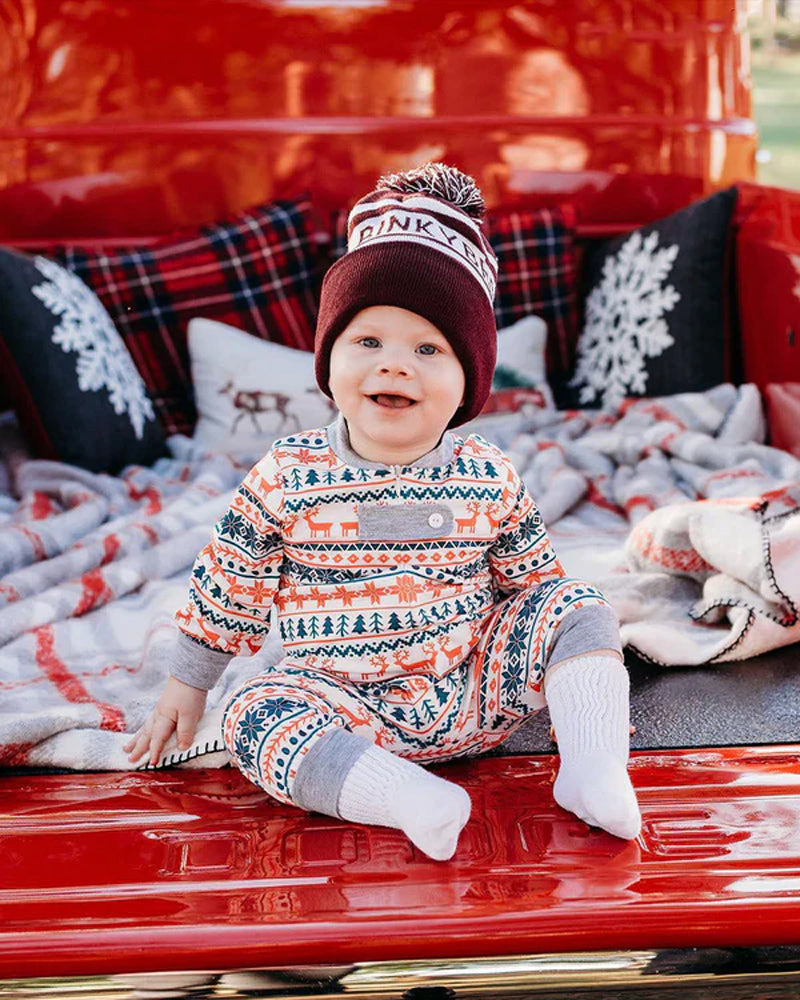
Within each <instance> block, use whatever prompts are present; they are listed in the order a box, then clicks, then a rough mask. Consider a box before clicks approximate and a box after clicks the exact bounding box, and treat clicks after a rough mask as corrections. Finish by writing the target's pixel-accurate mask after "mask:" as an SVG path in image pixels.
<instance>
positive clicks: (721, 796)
mask: <svg viewBox="0 0 800 1000" xmlns="http://www.w3.org/2000/svg"><path fill="white" fill-rule="evenodd" d="M799 752H800V747H797V746H789V747H787V746H782V747H761V748H756V749H754V748H740V749H717V750H711V749H710V750H692V751H688V750H687V751H675V750H670V751H661V752H640V753H637V754H634V759H633V763H632V776H633V780H634V783H635V785H636V788H637V791H638V794H639V798H640V802H641V805H642V812H643V816H644V828H643V833H642V835H641V837H640V839H639V840H638V841H635V842H630V843H627V842H623V841H620V840H617V839H616V838H614V837H611V836H609V835H607V834H605V833H602V832H599V831H594V830H589V829H588V828H587V827H586V826H585V825H584V824H583V823H582V822H580V821H579V820H577V819H575V818H574V817H573V816H571V815H569V814H568V813H566V812H564V811H563V810H561V809H559V808H558V807H557V806H556V805H555V804H554V802H553V799H552V795H551V782H552V779H553V776H554V773H555V768H556V766H557V758H556V757H551V756H547V755H543V756H537V757H496V758H488V759H482V760H479V761H471V762H463V763H459V764H454V765H450V766H449V767H447V768H446V769H441V770H442V773H445V772H446V773H447V775H448V776H449V777H451V778H453V779H454V780H456V781H459V782H460V783H462V784H463V785H464V786H465V787H466V788H467V789H468V791H469V793H470V795H471V796H472V799H473V804H474V809H473V818H472V819H471V820H470V822H469V824H468V826H467V828H466V830H465V833H464V835H462V838H461V842H460V844H459V848H458V852H457V854H456V856H455V858H454V859H453V860H452V861H451V862H449V863H447V864H440V863H437V862H434V861H430V860H428V859H426V858H425V857H423V856H422V855H421V854H419V853H418V852H417V851H415V850H414V849H413V848H412V847H411V845H410V844H409V842H408V841H407V840H406V839H405V837H404V836H403V835H402V834H401V833H399V832H396V831H393V830H388V829H382V828H368V827H364V826H357V825H354V824H348V823H343V822H338V821H335V820H331V819H328V818H326V817H322V816H309V815H307V814H304V813H302V812H300V811H299V810H295V809H292V808H290V807H286V806H282V805H279V804H278V803H275V802H273V801H271V800H268V799H267V798H266V797H265V796H263V795H262V794H261V793H260V792H259V791H258V790H257V789H254V788H253V786H251V785H249V784H248V783H247V782H246V780H245V779H244V778H243V777H242V776H241V775H240V774H239V773H238V772H235V771H233V770H229V769H222V770H216V771H211V770H205V771H171V772H168V773H156V774H154V773H148V774H136V773H132V774H113V775H111V774H94V775H91V774H90V775H86V774H78V775H72V774H70V775H39V776H36V775H32V776H27V777H15V778H10V779H7V780H5V781H4V782H3V783H2V786H0V836H1V837H2V842H1V848H0V849H1V850H2V855H0V856H1V857H2V872H3V877H2V884H3V888H2V890H0V893H1V894H2V901H3V903H2V913H3V921H2V926H0V978H11V977H26V976H37V977H44V976H77V975H101V974H106V973H111V972H114V973H120V972H125V971H127V972H142V971H146V970H167V969H168V970H180V969H198V968H205V969H207V968H215V969H234V968H247V967H250V968H258V967H263V966H265V965H269V966H271V967H273V966H280V965H292V964H296V963H317V964H319V963H339V962H349V961H377V960H383V961H386V960H392V959H400V958H402V959H419V958H432V957H440V958H441V957H456V956H476V955H493V956H499V955H515V954H516V955H520V954H526V953H532V952H536V953H540V954H541V953H543V952H564V951H582V952H587V951H596V950H613V949H620V948H622V949H636V948H640V947H647V948H654V947H655V948H686V947H689V948H691V947H703V946H705V947H713V946H717V945H719V946H725V947H735V946H737V945H747V946H749V947H753V946H757V945H759V944H770V945H776V944H782V943H792V942H796V941H797V940H798V939H800V840H798V836H797V831H798V829H800V764H798V753H799Z"/></svg>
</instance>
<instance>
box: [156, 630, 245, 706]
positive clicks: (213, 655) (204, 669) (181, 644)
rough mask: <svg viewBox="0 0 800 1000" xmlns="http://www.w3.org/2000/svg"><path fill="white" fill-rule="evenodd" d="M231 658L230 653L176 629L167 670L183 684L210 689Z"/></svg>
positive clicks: (204, 689)
mask: <svg viewBox="0 0 800 1000" xmlns="http://www.w3.org/2000/svg"><path fill="white" fill-rule="evenodd" d="M232 659H233V656H232V655H231V654H230V653H221V652H220V651H219V650H217V649H209V648H208V647H207V646H203V645H201V644H200V643H199V642H195V641H194V639H190V638H189V636H188V635H186V633H185V632H181V631H180V629H179V630H178V641H177V642H176V643H175V646H174V650H173V661H172V663H171V664H170V668H169V672H170V673H171V674H172V676H173V677H175V678H176V679H177V680H179V681H183V683H184V684H190V685H191V686H192V687H196V688H200V689H201V690H203V691H210V690H211V688H213V687H214V685H215V684H216V683H217V681H218V680H219V679H220V677H222V674H223V673H224V671H225V667H227V665H228V664H229V663H230V661H231V660H232Z"/></svg>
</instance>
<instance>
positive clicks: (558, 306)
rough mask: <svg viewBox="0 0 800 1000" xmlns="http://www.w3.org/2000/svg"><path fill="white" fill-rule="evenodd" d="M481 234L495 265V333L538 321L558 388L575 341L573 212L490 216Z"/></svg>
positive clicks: (552, 378)
mask: <svg viewBox="0 0 800 1000" xmlns="http://www.w3.org/2000/svg"><path fill="white" fill-rule="evenodd" d="M486 228H487V235H488V237H489V242H490V243H491V244H492V247H493V249H494V252H495V253H496V254H497V263H498V277H497V295H496V296H495V300H494V313H495V319H496V321H497V328H498V330H501V329H503V328H504V327H507V326H511V324H512V323H515V322H516V321H517V320H519V319H522V318H523V317H524V316H530V315H532V314H534V315H536V316H541V318H542V319H543V320H544V321H545V322H546V323H547V330H548V336H547V349H546V352H545V363H546V368H547V376H548V380H549V381H551V382H553V383H558V382H560V381H561V380H563V379H566V378H567V377H568V376H569V374H570V373H571V372H572V367H573V363H574V358H575V344H576V341H577V338H578V274H577V271H578V269H577V257H576V252H575V210H574V209H573V207H572V206H571V205H564V206H562V207H561V208H540V209H537V210H535V211H533V210H524V209H523V210H508V211H493V212H489V214H488V215H487V219H486Z"/></svg>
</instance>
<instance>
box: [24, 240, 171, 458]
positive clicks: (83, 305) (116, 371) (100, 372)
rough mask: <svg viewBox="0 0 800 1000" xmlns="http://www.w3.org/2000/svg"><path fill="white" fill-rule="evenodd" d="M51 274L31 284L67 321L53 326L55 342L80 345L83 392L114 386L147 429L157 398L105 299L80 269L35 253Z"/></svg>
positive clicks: (135, 422)
mask: <svg viewBox="0 0 800 1000" xmlns="http://www.w3.org/2000/svg"><path fill="white" fill-rule="evenodd" d="M34 263H35V264H36V267H37V269H38V270H39V271H41V273H42V274H43V275H44V276H45V278H47V279H49V280H48V281H46V282H45V283H44V284H42V285H36V286H35V287H34V288H32V289H31V291H32V292H33V294H34V295H35V296H36V297H37V299H39V300H40V301H41V302H42V303H43V304H44V305H45V306H46V307H47V308H48V309H49V310H50V312H51V313H52V314H53V315H54V316H60V317H61V322H60V323H59V324H58V326H57V327H55V329H54V330H53V343H54V344H58V345H59V346H60V347H61V348H62V349H63V350H64V351H65V352H69V351H76V352H77V354H78V360H77V363H76V366H75V370H76V372H77V375H78V386H79V388H80V389H81V391H82V392H96V391H98V390H99V389H106V390H108V398H109V401H110V403H111V405H112V406H113V407H114V412H115V413H116V414H117V415H120V414H122V413H125V412H126V411H127V413H128V417H129V418H130V422H131V424H132V426H133V430H134V433H135V434H136V437H137V438H138V439H139V440H141V438H142V437H143V435H144V424H145V420H154V419H155V413H154V412H153V404H152V403H151V402H150V400H149V399H148V397H147V394H146V392H145V387H144V382H142V379H141V377H140V375H139V373H138V372H137V370H136V367H135V366H134V364H133V361H132V360H131V358H130V355H129V354H128V351H127V349H126V347H125V344H124V342H123V340H122V338H121V337H120V335H119V334H118V333H117V331H116V329H115V327H114V324H113V323H112V322H111V318H110V317H109V315H108V313H107V312H106V311H105V309H104V308H103V306H102V303H101V302H100V300H99V299H98V298H97V296H96V295H95V294H94V292H93V291H92V290H91V289H89V288H87V287H86V285H85V284H84V283H83V282H82V281H81V279H80V278H78V277H77V276H76V275H74V274H72V273H71V272H70V271H67V270H66V269H65V268H63V267H59V265H58V264H54V263H53V261H51V260H47V259H46V258H45V257H36V258H34Z"/></svg>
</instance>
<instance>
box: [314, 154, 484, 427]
mask: <svg viewBox="0 0 800 1000" xmlns="http://www.w3.org/2000/svg"><path fill="white" fill-rule="evenodd" d="M483 213H484V205H483V198H482V197H481V193H480V191H479V190H478V188H477V186H476V184H475V182H474V181H473V179H472V178H471V177H468V176H467V175H466V174H463V173H461V171H459V170H456V169H455V168H454V167H447V166H445V165H444V164H442V163H427V164H425V166H423V167H420V168H419V169H418V170H410V171H408V172H407V173H402V174H390V175H388V176H385V177H381V179H380V180H379V181H378V186H377V188H376V189H375V190H374V191H372V192H371V193H370V194H368V195H367V196H366V197H364V198H362V199H361V200H360V201H359V202H357V203H356V205H355V206H354V208H353V210H352V211H351V212H350V216H349V218H348V220H347V253H346V254H345V255H344V256H343V257H342V258H341V259H340V260H338V261H337V262H336V263H335V264H334V265H333V266H332V267H331V268H330V269H329V270H328V272H327V274H326V275H325V279H324V280H323V282H322V293H321V298H320V306H319V318H318V320H317V333H316V339H315V345H314V348H315V355H316V357H315V368H316V376H317V382H318V384H319V387H320V389H322V391H323V392H324V393H325V394H326V395H327V396H330V395H331V391H330V386H329V384H328V380H329V377H330V358H331V350H332V348H333V344H334V341H335V340H336V338H337V337H338V336H339V334H340V333H341V332H342V330H344V328H345V327H346V326H347V325H348V323H349V322H350V320H352V319H353V317H354V316H356V315H357V314H358V313H359V312H361V310H362V309H367V308H368V307H369V306H398V307H399V308H401V309H409V310H410V311H411V312H414V313H417V314H418V315H419V316H423V317H424V318H425V319H427V320H428V322H429V323H433V325H434V326H435V327H436V328H437V329H438V330H440V331H441V332H442V333H443V334H444V336H445V337H446V338H447V340H448V341H449V343H450V345H451V346H452V348H453V350H454V351H455V354H456V357H457V358H458V360H459V361H460V362H461V367H462V368H463V369H464V377H465V383H466V385H465V391H464V403H463V405H462V406H460V407H459V408H458V410H456V412H455V414H454V416H453V418H452V420H451V421H450V423H449V425H448V426H450V427H456V426H458V424H463V423H465V422H466V421H467V420H471V419H472V418H473V417H476V416H477V415H478V414H479V413H480V411H481V410H482V409H483V406H484V403H485V402H486V399H487V397H488V395H489V391H490V389H491V386H492V376H493V374H494V366H495V361H496V358H497V329H496V327H495V321H494V309H493V302H494V292H495V286H496V283H497V259H496V257H495V255H494V251H493V250H492V248H491V246H490V245H489V241H488V240H487V239H486V237H485V236H484V234H483V232H482V231H481V227H480V220H481V218H482V217H483Z"/></svg>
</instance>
